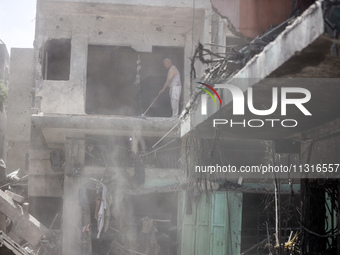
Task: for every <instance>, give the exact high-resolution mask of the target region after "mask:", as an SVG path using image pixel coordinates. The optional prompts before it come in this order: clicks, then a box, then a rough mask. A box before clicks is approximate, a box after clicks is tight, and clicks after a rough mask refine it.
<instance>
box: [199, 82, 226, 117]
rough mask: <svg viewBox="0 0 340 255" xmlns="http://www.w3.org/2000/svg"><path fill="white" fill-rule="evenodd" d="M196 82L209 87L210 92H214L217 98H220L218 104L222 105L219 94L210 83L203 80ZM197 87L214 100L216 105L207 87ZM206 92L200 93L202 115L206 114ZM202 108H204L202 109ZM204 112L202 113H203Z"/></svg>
mask: <svg viewBox="0 0 340 255" xmlns="http://www.w3.org/2000/svg"><path fill="white" fill-rule="evenodd" d="M197 83H198V84H201V85H204V86H206V87H207V88H209V89H210V90H211V91H212V92H214V93H215V95H216V96H217V98H218V100H220V104H221V106H222V100H221V97H220V95H219V94H218V93H217V91H216V90H215V89H214V88H213V87H212V86H210V85H208V84H206V83H203V82H197ZM197 88H198V89H200V90H202V91H205V92H206V93H207V94H208V95H209V96H210V97H211V98H212V100H214V103H215V105H217V103H216V100H215V98H214V96H213V95H212V94H211V92H210V91H209V90H207V89H204V88H201V87H197ZM207 94H202V115H206V114H207ZM203 101H204V102H203ZM204 107H205V108H204ZM203 108H204V109H203ZM203 112H204V113H203Z"/></svg>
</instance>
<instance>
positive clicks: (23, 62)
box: [6, 48, 34, 171]
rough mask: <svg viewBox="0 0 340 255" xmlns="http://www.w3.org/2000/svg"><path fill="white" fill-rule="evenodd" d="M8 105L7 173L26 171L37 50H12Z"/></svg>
mask: <svg viewBox="0 0 340 255" xmlns="http://www.w3.org/2000/svg"><path fill="white" fill-rule="evenodd" d="M10 68H11V73H10V86H9V94H8V105H7V139H8V151H7V162H6V164H7V170H8V171H13V170H16V169H18V168H21V169H26V168H27V166H26V158H27V156H26V155H27V154H28V151H29V143H30V132H31V129H30V127H31V107H32V95H31V89H32V87H34V50H33V49H15V48H14V49H12V51H11V66H10Z"/></svg>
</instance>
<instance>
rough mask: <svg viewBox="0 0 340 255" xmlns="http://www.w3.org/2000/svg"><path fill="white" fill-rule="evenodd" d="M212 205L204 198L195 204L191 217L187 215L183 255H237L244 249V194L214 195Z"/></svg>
mask: <svg viewBox="0 0 340 255" xmlns="http://www.w3.org/2000/svg"><path fill="white" fill-rule="evenodd" d="M210 201H211V205H210V204H208V203H207V202H206V196H205V194H202V197H201V199H200V200H199V201H198V203H196V202H193V203H192V214H191V215H188V214H186V213H185V199H183V202H184V205H183V211H182V213H183V225H182V226H183V228H182V243H181V255H208V254H210V255H238V254H240V250H241V249H240V248H241V221H242V193H236V192H232V191H229V192H223V191H219V192H215V193H213V194H212V195H211V200H210Z"/></svg>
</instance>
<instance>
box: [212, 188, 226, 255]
mask: <svg viewBox="0 0 340 255" xmlns="http://www.w3.org/2000/svg"><path fill="white" fill-rule="evenodd" d="M226 197H227V195H226V192H216V193H214V194H212V213H211V224H210V231H211V239H210V247H211V248H210V254H211V255H221V254H222V255H224V254H226V244H227V241H228V240H227V239H226V237H227V231H226V230H227V227H226V214H227V205H226Z"/></svg>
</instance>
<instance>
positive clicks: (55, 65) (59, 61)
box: [42, 39, 71, 81]
mask: <svg viewBox="0 0 340 255" xmlns="http://www.w3.org/2000/svg"><path fill="white" fill-rule="evenodd" d="M70 60H71V40H70V39H52V40H49V41H47V42H46V43H45V45H44V53H43V60H42V63H43V64H42V68H43V69H42V74H43V78H44V80H55V81H57V80H59V81H62V80H63V81H66V80H69V79H70Z"/></svg>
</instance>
